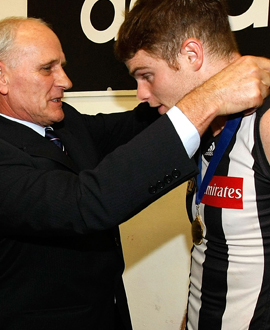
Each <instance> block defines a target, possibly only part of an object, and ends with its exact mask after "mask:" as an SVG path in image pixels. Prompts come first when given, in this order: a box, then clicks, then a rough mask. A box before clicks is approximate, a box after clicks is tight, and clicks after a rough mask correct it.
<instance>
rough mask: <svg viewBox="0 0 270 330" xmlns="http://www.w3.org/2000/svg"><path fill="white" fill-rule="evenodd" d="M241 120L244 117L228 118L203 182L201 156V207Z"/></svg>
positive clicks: (199, 187)
mask: <svg viewBox="0 0 270 330" xmlns="http://www.w3.org/2000/svg"><path fill="white" fill-rule="evenodd" d="M241 119H242V116H238V117H229V118H228V120H227V122H226V125H225V127H224V129H223V130H222V133H221V136H220V139H219V141H218V144H217V146H216V149H215V151H214V154H213V156H212V159H211V161H210V163H209V165H208V167H207V170H206V173H205V176H204V178H203V180H202V174H201V170H202V155H201V154H200V156H199V164H198V167H199V174H198V176H197V193H196V205H199V204H200V203H201V200H202V198H203V195H204V193H205V190H206V188H207V187H208V184H209V183H210V181H211V179H212V177H213V175H214V173H215V170H216V168H217V166H218V164H219V162H220V160H221V157H222V156H223V154H224V152H225V150H226V149H227V147H228V145H229V143H230V141H231V139H232V137H233V135H234V133H235V131H236V129H237V127H238V125H239V123H240V121H241Z"/></svg>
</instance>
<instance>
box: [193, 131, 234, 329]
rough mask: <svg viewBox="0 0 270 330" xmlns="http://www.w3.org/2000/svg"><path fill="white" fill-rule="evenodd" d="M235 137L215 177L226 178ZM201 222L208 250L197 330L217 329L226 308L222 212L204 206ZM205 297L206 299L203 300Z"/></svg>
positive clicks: (225, 256)
mask: <svg viewBox="0 0 270 330" xmlns="http://www.w3.org/2000/svg"><path fill="white" fill-rule="evenodd" d="M235 139H236V134H235V135H234V137H233V138H232V140H231V142H230V144H229V146H228V148H227V150H226V152H225V154H224V155H223V158H222V164H219V166H218V167H217V170H216V172H215V175H220V176H227V175H228V168H229V163H230V159H229V153H230V151H231V149H232V147H233V146H234V144H235ZM204 219H205V225H206V228H207V232H206V239H207V240H208V242H207V249H206V251H205V261H204V263H203V278H202V289H201V291H202V296H201V301H202V305H201V309H200V314H199V325H198V330H209V329H214V330H219V329H221V326H222V316H223V314H224V311H225V308H226V295H227V290H228V287H227V270H228V264H229V262H228V246H227V243H226V238H225V235H224V232H223V226H222V209H221V208H217V207H212V206H208V205H205V207H204ZM206 297H207V298H206Z"/></svg>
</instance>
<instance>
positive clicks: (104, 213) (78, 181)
mask: <svg viewBox="0 0 270 330" xmlns="http://www.w3.org/2000/svg"><path fill="white" fill-rule="evenodd" d="M0 149H1V159H0V172H1V179H0V203H1V214H0V216H1V232H2V234H7V235H11V234H12V235H13V234H15V235H26V234H27V235H30V236H31V235H32V236H33V235H34V236H35V235H45V236H48V235H66V236H70V235H75V234H76V235H80V234H87V233H89V232H90V231H93V230H106V229H109V228H112V227H114V226H116V225H119V224H120V223H122V222H124V221H126V220H128V219H129V218H130V217H132V216H133V215H135V214H136V213H138V212H139V211H141V210H142V209H143V208H145V207H147V206H148V205H149V204H151V203H152V202H154V201H155V200H157V199H158V198H160V197H161V196H162V195H164V194H165V193H167V192H168V191H170V190H171V189H173V188H174V187H176V186H178V185H180V184H181V183H183V182H184V181H186V180H188V179H189V178H190V177H192V176H194V175H195V174H196V173H197V167H196V165H195V163H194V162H193V160H191V159H189V157H188V155H187V154H186V151H185V148H184V147H183V145H182V143H181V140H180V139H179V136H178V135H177V133H176V131H175V129H174V128H173V125H172V123H171V122H170V120H169V118H168V117H167V116H162V117H161V118H159V119H158V120H156V121H155V122H154V123H153V124H152V125H150V126H149V127H148V128H146V129H145V130H144V131H143V132H141V133H140V134H138V135H137V136H136V137H135V138H134V139H132V140H131V141H130V142H128V143H126V144H124V145H122V146H120V147H118V148H116V149H115V150H114V151H113V152H111V153H109V154H108V155H107V156H106V157H104V159H103V160H102V161H101V162H100V163H99V165H98V166H97V167H96V168H94V169H93V170H83V171H81V172H80V173H79V175H77V174H75V173H72V172H69V171H63V170H41V169H37V168H35V165H34V163H33V161H32V159H31V157H29V155H26V154H25V153H23V152H22V151H21V150H18V149H17V148H15V147H12V146H10V145H9V144H8V143H6V142H4V141H3V142H2V143H1V145H0Z"/></svg>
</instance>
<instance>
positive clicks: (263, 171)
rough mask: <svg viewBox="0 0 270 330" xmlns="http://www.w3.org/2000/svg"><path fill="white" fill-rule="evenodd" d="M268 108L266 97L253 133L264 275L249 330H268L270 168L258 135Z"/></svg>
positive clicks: (269, 313) (269, 302)
mask: <svg viewBox="0 0 270 330" xmlns="http://www.w3.org/2000/svg"><path fill="white" fill-rule="evenodd" d="M269 107H270V99H269V97H268V98H267V99H266V101H265V103H264V105H263V106H262V107H261V108H260V109H259V110H258V111H257V115H256V121H255V131H254V140H255V143H254V148H253V151H252V156H253V158H254V160H255V162H254V166H253V169H254V172H255V189H256V196H257V210H258V217H259V222H260V227H261V233H262V240H263V248H264V274H263V279H262V280H263V281H262V287H261V292H260V295H259V297H258V301H257V305H256V308H255V311H254V315H253V318H252V320H251V322H250V326H249V329H250V330H258V329H260V330H270V204H269V201H270V166H269V163H268V161H267V159H266V157H265V154H264V150H263V146H262V143H261V139H260V134H259V124H260V119H261V117H262V115H263V114H264V113H265V111H267V110H268V109H269Z"/></svg>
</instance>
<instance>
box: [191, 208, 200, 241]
mask: <svg viewBox="0 0 270 330" xmlns="http://www.w3.org/2000/svg"><path fill="white" fill-rule="evenodd" d="M191 226H192V239H193V243H194V244H196V245H200V244H202V241H203V224H202V220H201V216H200V215H199V205H197V215H196V218H195V219H194V220H193V221H192V225H191Z"/></svg>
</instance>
